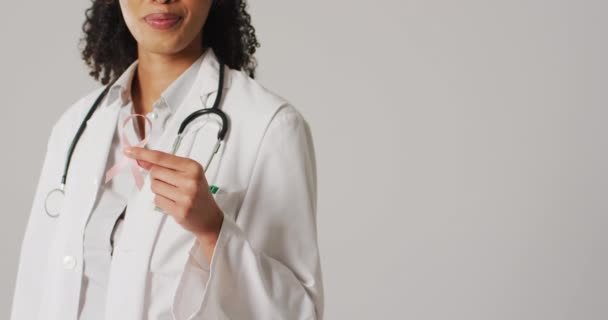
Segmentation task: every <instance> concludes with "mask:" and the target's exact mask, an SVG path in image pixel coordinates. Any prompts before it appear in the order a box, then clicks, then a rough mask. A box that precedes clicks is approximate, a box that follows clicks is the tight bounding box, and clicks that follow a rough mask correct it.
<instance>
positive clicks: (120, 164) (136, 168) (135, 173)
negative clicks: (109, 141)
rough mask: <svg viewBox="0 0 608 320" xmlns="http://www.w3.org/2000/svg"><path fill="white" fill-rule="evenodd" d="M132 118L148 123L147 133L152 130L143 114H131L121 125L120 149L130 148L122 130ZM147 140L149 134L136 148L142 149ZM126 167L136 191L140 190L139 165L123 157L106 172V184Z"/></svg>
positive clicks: (142, 178) (148, 120)
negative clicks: (129, 169)
mask: <svg viewBox="0 0 608 320" xmlns="http://www.w3.org/2000/svg"><path fill="white" fill-rule="evenodd" d="M134 117H144V119H146V122H148V125H149V126H150V129H149V131H151V130H152V121H150V119H148V117H146V116H145V115H143V114H131V115H129V116H128V117H127V118H126V119H125V121H124V122H123V124H122V128H123V130H122V131H123V132H122V133H121V134H120V142H121V147H122V149H124V148H126V147H131V143H129V140H127V136H126V135H125V133H124V128H125V126H126V125H127V123H128V121H129V120H131V119H132V118H134ZM149 131H148V132H149ZM148 138H149V134H146V136H145V137H144V139H143V140H141V141H140V142H139V143H138V144H136V145H135V146H136V147H140V148H143V147H144V146H145V145H146V143H147V142H148ZM127 165H129V166H130V167H131V173H133V177H134V178H135V184H136V185H137V188H138V189H141V188H142V187H143V185H144V177H143V175H142V174H141V172H140V171H139V165H138V164H137V160H135V159H133V158H129V157H127V156H123V158H122V159H121V160H120V161H119V162H118V163H117V164H115V165H114V166H112V168H110V169H109V170H108V171H107V172H106V181H105V182H106V183H107V182H108V181H110V180H112V178H113V177H114V176H115V175H117V174H118V172H119V171H120V170H121V169H122V168H124V167H126V166H127Z"/></svg>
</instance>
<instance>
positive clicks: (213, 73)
mask: <svg viewBox="0 0 608 320" xmlns="http://www.w3.org/2000/svg"><path fill="white" fill-rule="evenodd" d="M137 65H138V60H135V61H133V62H132V63H131V65H129V67H127V69H125V71H124V72H123V73H122V74H121V75H120V77H118V79H117V80H116V81H115V82H114V83H113V84H111V87H110V90H109V92H108V98H107V103H106V104H105V107H110V106H112V105H114V103H116V101H117V100H118V99H120V106H124V105H126V104H127V103H128V102H129V101H130V97H131V85H132V82H133V77H134V75H135V71H136V70H137ZM219 65H220V64H219V61H218V58H217V56H216V55H215V52H214V51H213V49H212V48H206V49H205V50H204V51H203V53H202V54H201V56H200V57H199V58H198V59H197V60H196V61H195V62H194V63H193V64H192V65H191V66H190V67H189V68H188V69H187V70H186V71H184V72H183V73H182V74H181V75H180V76H179V77H178V78H177V79H176V80H175V81H173V82H172V83H171V85H170V86H169V87H168V88H167V89H166V90H165V91H164V92H163V93H162V94H161V97H160V99H163V100H164V102H165V103H166V104H167V105H168V106H169V107H170V113H171V114H173V113H175V109H176V108H177V107H179V106H180V105H181V103H182V102H183V98H184V96H186V94H187V93H188V89H189V86H188V85H187V83H188V82H193V83H199V84H200V96H201V98H203V97H204V96H206V95H207V94H210V93H213V92H215V91H217V82H218V80H219ZM197 69H198V71H197ZM195 72H196V74H194V73H195ZM194 77H196V80H195V81H192V80H193V78H194ZM203 77H204V78H205V79H204V81H202V82H201V81H198V80H201V78H203ZM230 83H231V80H230V77H226V79H225V80H224V88H228V87H230Z"/></svg>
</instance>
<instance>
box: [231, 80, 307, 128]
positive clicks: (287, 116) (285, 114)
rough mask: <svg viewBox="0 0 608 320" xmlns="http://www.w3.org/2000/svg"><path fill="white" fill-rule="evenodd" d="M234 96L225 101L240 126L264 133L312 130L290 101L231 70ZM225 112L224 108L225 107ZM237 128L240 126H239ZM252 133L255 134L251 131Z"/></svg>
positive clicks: (232, 117)
mask: <svg viewBox="0 0 608 320" xmlns="http://www.w3.org/2000/svg"><path fill="white" fill-rule="evenodd" d="M230 71H231V85H230V89H229V91H230V93H227V95H226V99H225V101H224V105H225V108H226V110H227V113H231V111H232V114H231V115H230V116H231V119H234V120H235V122H236V123H237V124H240V125H244V126H245V127H249V128H251V127H252V126H255V127H257V129H259V130H262V131H264V132H265V131H267V130H280V129H283V128H284V129H286V130H288V129H290V128H291V129H293V128H294V127H308V121H307V120H306V118H305V117H304V115H303V114H302V112H301V111H300V110H299V109H298V108H297V107H296V106H295V105H294V104H293V103H291V102H290V101H288V100H287V99H286V98H284V97H282V96H281V95H279V94H278V93H276V92H274V91H272V90H270V89H268V88H267V87H266V86H264V85H263V84H262V83H261V82H260V81H259V80H256V79H252V78H251V77H249V76H248V75H247V73H245V72H243V71H240V70H233V69H231V70H230ZM223 108H224V106H223ZM235 126H236V124H235ZM250 132H251V130H250Z"/></svg>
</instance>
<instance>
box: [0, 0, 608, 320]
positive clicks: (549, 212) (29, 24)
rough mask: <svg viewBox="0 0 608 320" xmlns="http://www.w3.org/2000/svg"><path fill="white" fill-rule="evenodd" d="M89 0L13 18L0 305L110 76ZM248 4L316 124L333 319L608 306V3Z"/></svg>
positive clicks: (555, 316)
mask: <svg viewBox="0 0 608 320" xmlns="http://www.w3.org/2000/svg"><path fill="white" fill-rule="evenodd" d="M87 5H88V1H82V2H79V3H76V4H75V3H71V2H70V3H68V2H44V1H39V2H36V3H35V4H33V3H30V2H27V1H21V2H20V1H13V2H10V3H6V4H5V5H4V10H3V11H4V12H5V16H4V17H3V19H0V36H1V38H2V40H3V43H2V59H1V61H0V67H1V68H0V70H2V72H0V93H1V94H2V98H3V101H2V103H3V110H4V112H3V114H4V119H6V120H8V121H6V122H5V123H4V124H3V125H2V126H0V139H1V140H0V143H1V144H2V145H3V146H4V150H5V151H4V152H2V154H3V157H2V158H1V160H0V161H2V162H1V163H0V165H1V166H2V176H3V179H2V180H1V182H0V188H1V191H2V196H1V200H3V202H4V208H5V211H4V217H3V221H4V222H3V223H2V224H0V232H1V234H2V241H1V242H0V249H1V250H2V256H3V259H2V263H1V266H0V268H2V270H1V271H2V272H0V277H1V278H2V283H4V284H5V285H3V286H2V287H1V288H0V297H1V298H2V299H0V318H7V317H8V314H9V308H10V302H11V299H12V298H11V297H12V289H13V286H14V276H15V272H16V266H17V258H18V250H19V246H20V243H21V237H22V235H23V231H24V228H25V222H26V219H27V215H28V214H29V209H30V206H31V201H32V199H33V192H34V187H35V183H36V181H37V179H38V174H39V173H40V166H41V163H42V156H43V153H44V146H45V143H46V139H47V135H48V133H49V130H50V128H51V126H52V124H53V122H54V121H55V120H56V118H57V117H58V116H59V114H60V113H61V112H63V110H65V108H66V107H67V106H68V105H69V104H71V103H72V102H74V101H75V100H76V99H77V98H79V97H80V96H81V95H82V94H83V93H85V92H87V91H88V90H89V89H91V88H93V87H94V86H96V84H95V83H94V82H93V81H92V80H90V79H89V78H88V76H87V73H86V70H85V68H84V65H83V63H81V61H80V58H79V52H78V50H77V46H76V44H77V40H78V38H79V37H80V26H81V23H82V21H83V15H84V9H85V7H86V6H87ZM250 6H251V13H252V17H253V23H254V26H255V27H256V29H257V32H258V37H259V40H260V41H261V43H262V47H261V48H260V49H259V52H258V59H259V64H260V67H259V69H258V75H259V76H258V78H259V80H260V81H261V82H262V83H263V84H264V85H265V86H266V87H268V88H270V89H271V90H273V91H275V92H277V93H279V94H280V95H282V96H284V97H286V98H287V99H288V100H290V101H292V102H293V103H294V105H295V106H296V107H297V108H298V109H299V110H301V112H302V113H303V114H304V116H305V117H306V118H307V120H308V121H309V123H310V124H311V128H312V131H313V135H314V139H315V146H316V151H317V162H318V174H319V180H318V181H319V211H318V224H319V238H320V245H321V254H322V259H323V260H322V263H323V275H324V281H325V293H326V319H353V320H355V319H417V320H423V319H437V320H439V319H453V320H457V319H463V320H465V319H466V320H471V319H479V320H482V319H483V320H485V319H505V320H506V319H509V320H512V319H518V320H520V319H530V320H538V319H548V320H549V319H550V320H559V319H577V320H578V319H585V320H594V319H598V320H599V319H602V320H603V319H606V318H608V309H607V308H606V301H608V275H607V274H606V270H608V250H607V249H608V235H607V232H606V230H607V227H608V216H607V213H608V200H607V199H608V197H607V195H608V170H607V169H608V153H607V150H608V142H607V139H606V137H607V136H608V135H607V134H608V126H607V125H606V123H607V122H608V107H607V104H608V95H607V94H606V92H607V91H606V88H607V85H608V76H607V74H608V62H607V61H606V57H607V56H608V37H607V32H606V30H608V14H607V13H608V2H606V1H600V0H579V1H574V0H569V1H566V0H553V1H550V0H511V1H482V0H477V1H474V0H463V1H448V0H409V1H408V0H404V1H397V0H380V1H345V0H334V1H320V0H316V1H301V2H297V1H295V2H293V1H269V0H266V1H255V2H251V3H250ZM58 178H59V177H58Z"/></svg>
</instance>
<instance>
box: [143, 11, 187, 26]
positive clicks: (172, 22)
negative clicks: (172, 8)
mask: <svg viewBox="0 0 608 320" xmlns="http://www.w3.org/2000/svg"><path fill="white" fill-rule="evenodd" d="M182 19H183V18H182V17H181V16H179V15H176V14H172V13H152V14H149V15H147V16H145V17H144V21H145V22H146V23H147V24H148V25H149V26H151V27H152V28H154V29H157V30H168V29H171V28H173V27H174V26H176V25H177V24H178V23H180V22H181V21H182Z"/></svg>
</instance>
